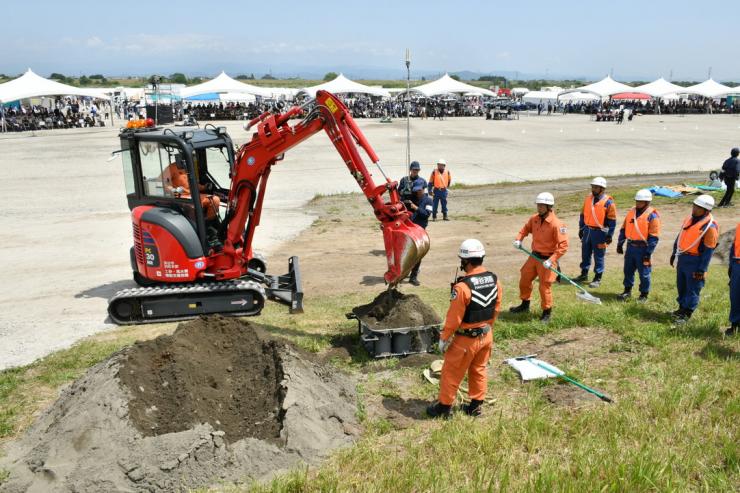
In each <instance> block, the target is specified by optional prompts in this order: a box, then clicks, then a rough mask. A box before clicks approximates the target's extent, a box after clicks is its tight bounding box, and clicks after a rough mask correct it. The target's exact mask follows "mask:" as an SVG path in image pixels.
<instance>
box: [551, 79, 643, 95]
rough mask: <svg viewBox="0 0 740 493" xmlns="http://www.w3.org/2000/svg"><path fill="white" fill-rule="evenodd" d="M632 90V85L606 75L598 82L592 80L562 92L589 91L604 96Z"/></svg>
mask: <svg viewBox="0 0 740 493" xmlns="http://www.w3.org/2000/svg"><path fill="white" fill-rule="evenodd" d="M634 90H635V88H634V87H630V86H628V85H627V84H622V83H621V82H617V81H616V80H614V79H612V78H611V77H609V76H608V75H607V76H606V77H604V78H603V79H601V80H600V81H599V82H594V83H593V84H589V85H587V86H583V87H577V88H575V89H568V90H566V91H563V93H562V94H567V93H569V92H590V93H591V94H596V95H597V96H600V97H602V98H606V97H609V96H611V95H613V94H619V93H620V92H634Z"/></svg>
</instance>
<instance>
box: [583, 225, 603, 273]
mask: <svg viewBox="0 0 740 493" xmlns="http://www.w3.org/2000/svg"><path fill="white" fill-rule="evenodd" d="M598 245H603V246H604V248H599V247H598ZM592 256H593V258H594V272H596V273H597V274H601V273H603V272H604V257H606V233H604V232H603V231H601V230H600V229H594V228H589V227H588V226H585V227H584V231H583V239H582V240H581V270H582V271H588V269H589V268H590V267H591V257H592Z"/></svg>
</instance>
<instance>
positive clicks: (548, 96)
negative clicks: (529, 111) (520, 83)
mask: <svg viewBox="0 0 740 493" xmlns="http://www.w3.org/2000/svg"><path fill="white" fill-rule="evenodd" d="M559 95H560V92H558V91H529V92H528V93H527V94H525V95H524V96H522V101H523V102H525V103H532V104H539V103H548V102H555V101H557V100H558V96H559Z"/></svg>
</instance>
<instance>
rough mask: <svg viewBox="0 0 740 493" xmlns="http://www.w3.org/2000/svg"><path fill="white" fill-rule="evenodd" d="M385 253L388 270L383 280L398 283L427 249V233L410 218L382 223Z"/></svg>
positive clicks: (393, 283)
mask: <svg viewBox="0 0 740 493" xmlns="http://www.w3.org/2000/svg"><path fill="white" fill-rule="evenodd" d="M382 228H383V240H384V241H385V255H386V257H387V259H388V271H387V272H386V273H385V276H384V277H385V282H387V283H388V284H389V285H391V286H395V285H396V284H398V283H400V282H401V281H402V280H403V278H404V277H406V276H407V275H408V274H409V272H411V269H413V268H414V265H416V263H417V262H418V261H420V260H421V259H422V258H424V255H426V254H427V252H428V251H429V235H427V232H426V231H425V230H424V228H422V227H421V226H418V225H416V224H414V223H412V222H411V220H410V219H404V220H396V221H392V222H387V223H383V226H382Z"/></svg>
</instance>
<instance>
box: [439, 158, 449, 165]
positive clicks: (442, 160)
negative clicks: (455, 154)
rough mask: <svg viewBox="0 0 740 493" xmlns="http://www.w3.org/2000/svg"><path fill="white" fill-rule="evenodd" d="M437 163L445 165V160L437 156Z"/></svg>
mask: <svg viewBox="0 0 740 493" xmlns="http://www.w3.org/2000/svg"><path fill="white" fill-rule="evenodd" d="M437 164H443V165H445V166H447V161H445V160H444V159H442V158H439V159H437Z"/></svg>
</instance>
